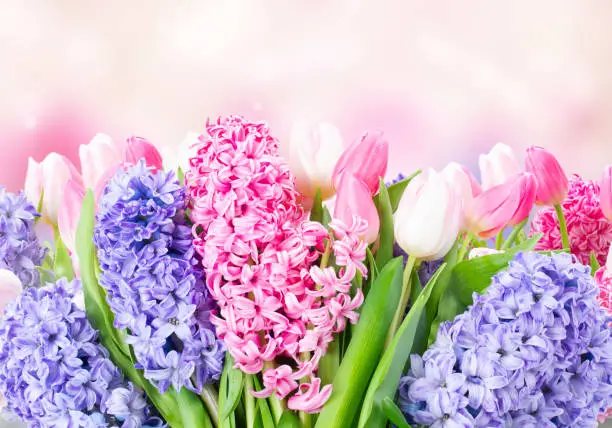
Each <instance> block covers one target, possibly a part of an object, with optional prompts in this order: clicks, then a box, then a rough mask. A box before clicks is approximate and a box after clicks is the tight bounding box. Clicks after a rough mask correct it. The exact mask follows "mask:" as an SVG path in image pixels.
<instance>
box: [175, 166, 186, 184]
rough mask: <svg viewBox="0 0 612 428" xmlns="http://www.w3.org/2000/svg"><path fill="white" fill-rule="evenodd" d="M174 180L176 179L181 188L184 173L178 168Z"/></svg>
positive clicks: (183, 181) (183, 182)
mask: <svg viewBox="0 0 612 428" xmlns="http://www.w3.org/2000/svg"><path fill="white" fill-rule="evenodd" d="M176 178H178V181H179V183H180V184H181V186H184V185H185V172H184V171H183V169H182V168H181V167H180V166H179V167H178V169H177V170H176Z"/></svg>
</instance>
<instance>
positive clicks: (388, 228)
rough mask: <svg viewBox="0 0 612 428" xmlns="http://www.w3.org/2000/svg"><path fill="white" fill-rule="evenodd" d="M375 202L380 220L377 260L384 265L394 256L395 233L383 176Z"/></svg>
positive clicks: (379, 264) (378, 263) (391, 209)
mask: <svg viewBox="0 0 612 428" xmlns="http://www.w3.org/2000/svg"><path fill="white" fill-rule="evenodd" d="M374 203H375V205H376V210H377V211H378V218H379V220H380V232H379V235H378V236H379V240H378V248H377V249H376V259H375V260H376V264H377V265H378V266H384V265H385V264H387V262H388V261H389V260H391V258H392V257H393V244H394V243H395V235H394V231H393V208H392V207H391V201H390V200H389V193H388V192H387V186H385V182H384V181H383V180H382V178H381V179H380V185H379V190H378V195H377V198H375V200H374Z"/></svg>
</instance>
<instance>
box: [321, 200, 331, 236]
mask: <svg viewBox="0 0 612 428" xmlns="http://www.w3.org/2000/svg"><path fill="white" fill-rule="evenodd" d="M331 221H332V216H331V214H330V212H329V210H328V209H327V207H326V206H325V205H323V220H322V224H323V226H325V228H326V229H327V230H329V223H330V222H331Z"/></svg>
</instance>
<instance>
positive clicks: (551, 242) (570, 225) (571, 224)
mask: <svg viewBox="0 0 612 428" xmlns="http://www.w3.org/2000/svg"><path fill="white" fill-rule="evenodd" d="M599 191H600V189H599V184H597V182H595V181H587V180H583V179H581V178H580V177H579V176H578V175H574V176H572V177H571V179H570V181H569V193H568V194H567V197H566V198H565V199H564V200H563V202H562V203H561V208H562V209H563V215H564V216H565V222H566V224H567V232H568V237H569V242H570V247H571V252H572V254H574V255H575V256H576V257H578V260H580V262H581V263H583V264H585V265H588V264H590V260H591V253H592V254H594V255H595V257H596V258H597V261H598V262H599V264H600V265H603V264H604V263H605V261H606V257H607V254H608V248H609V247H610V242H611V241H612V222H610V221H609V220H608V219H606V217H605V216H604V215H603V212H602V211H601V207H600V205H599ZM538 233H540V234H542V238H541V239H540V240H539V242H538V244H537V246H536V248H535V249H536V250H544V251H549V250H560V249H562V243H561V232H560V229H559V220H558V218H557V213H556V212H555V209H554V207H544V208H542V209H541V210H539V211H537V212H536V215H535V217H534V219H533V222H532V224H531V234H532V235H535V234H538Z"/></svg>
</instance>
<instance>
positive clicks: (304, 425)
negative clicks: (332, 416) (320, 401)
mask: <svg viewBox="0 0 612 428" xmlns="http://www.w3.org/2000/svg"><path fill="white" fill-rule="evenodd" d="M299 416H300V422H301V424H300V427H301V428H312V416H311V415H310V413H306V412H300V414H299Z"/></svg>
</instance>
